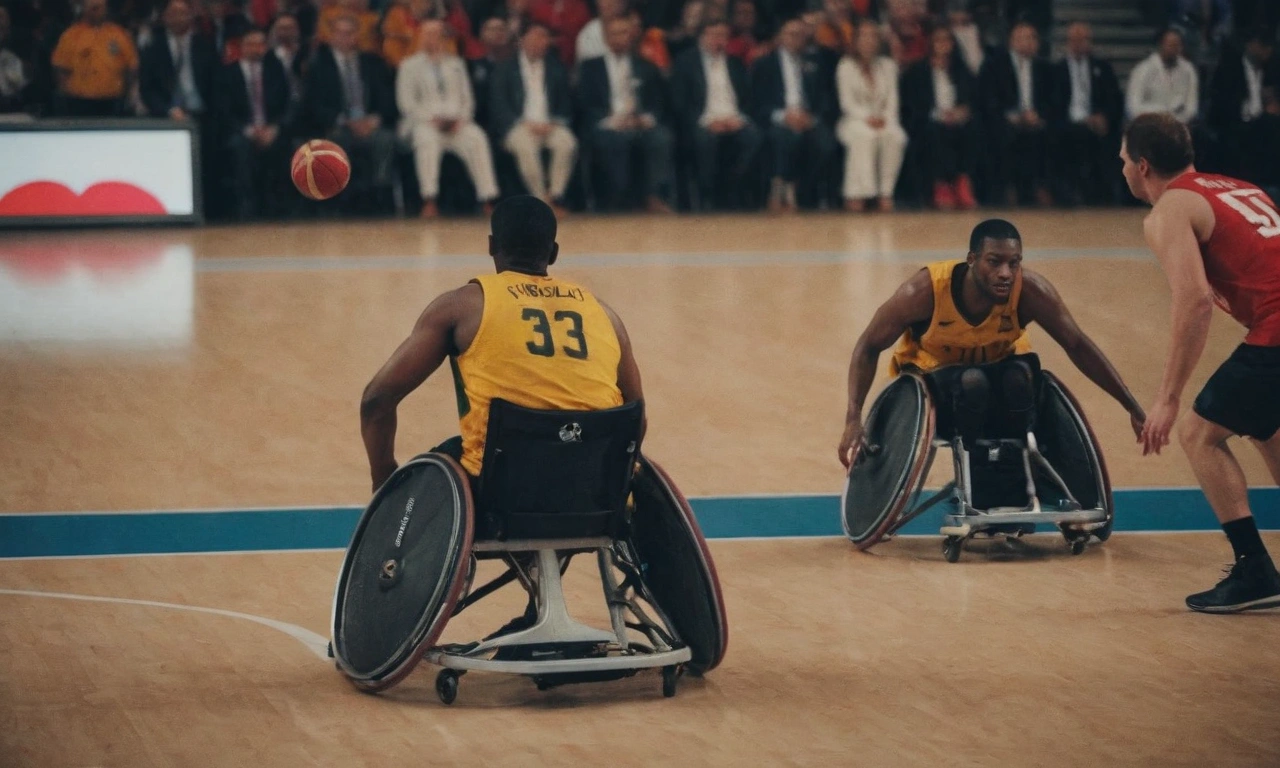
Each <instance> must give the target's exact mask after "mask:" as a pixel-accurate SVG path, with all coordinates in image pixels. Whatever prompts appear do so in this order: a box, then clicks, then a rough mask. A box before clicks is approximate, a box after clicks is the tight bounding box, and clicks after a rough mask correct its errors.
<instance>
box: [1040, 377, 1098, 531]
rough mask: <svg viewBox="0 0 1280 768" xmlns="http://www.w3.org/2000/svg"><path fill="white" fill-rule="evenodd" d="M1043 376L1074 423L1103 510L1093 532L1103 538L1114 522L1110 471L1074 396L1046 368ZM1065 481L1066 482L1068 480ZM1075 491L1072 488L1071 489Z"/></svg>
mask: <svg viewBox="0 0 1280 768" xmlns="http://www.w3.org/2000/svg"><path fill="white" fill-rule="evenodd" d="M1042 375H1043V378H1044V386H1045V387H1046V388H1047V389H1048V390H1050V391H1052V392H1054V394H1055V395H1056V396H1057V398H1058V399H1059V401H1060V403H1061V405H1062V406H1063V407H1064V408H1065V410H1066V411H1067V413H1068V415H1069V416H1070V420H1071V423H1072V425H1073V426H1074V427H1075V429H1076V432H1077V435H1078V438H1079V440H1080V443H1081V447H1083V448H1084V450H1085V454H1086V458H1087V459H1088V462H1089V469H1090V473H1091V476H1092V478H1093V481H1094V482H1093V485H1094V492H1095V493H1096V495H1097V506H1098V508H1101V509H1102V511H1103V512H1104V513H1106V523H1105V524H1104V526H1103V527H1102V528H1100V529H1098V530H1097V531H1094V534H1095V535H1097V536H1098V538H1100V539H1103V540H1105V539H1106V537H1107V536H1108V535H1109V534H1110V532H1111V527H1112V525H1113V523H1114V522H1115V501H1114V498H1113V497H1112V491H1111V475H1110V473H1108V471H1107V462H1106V458H1105V457H1104V456H1103V455H1102V449H1101V447H1100V444H1099V443H1098V437H1097V435H1095V434H1094V432H1093V427H1092V426H1091V425H1090V424H1089V420H1088V419H1087V418H1086V417H1085V415H1084V409H1083V408H1081V407H1080V403H1079V401H1078V400H1076V398H1075V396H1074V395H1073V394H1071V390H1069V389H1067V387H1066V385H1065V384H1063V383H1062V380H1061V379H1059V378H1058V377H1057V376H1055V375H1053V374H1052V373H1051V372H1049V371H1043V372H1042ZM1068 485H1070V482H1069V481H1068ZM1071 490H1072V493H1073V494H1076V489H1074V488H1073V489H1071Z"/></svg>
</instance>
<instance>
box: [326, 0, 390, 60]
mask: <svg viewBox="0 0 1280 768" xmlns="http://www.w3.org/2000/svg"><path fill="white" fill-rule="evenodd" d="M342 18H349V19H352V20H354V21H355V22H356V48H357V49H358V50H359V51H360V53H377V52H378V51H379V50H380V48H381V46H380V45H379V41H378V37H379V33H378V13H377V11H371V10H369V0H337V1H336V2H332V3H328V4H326V5H323V6H322V7H321V9H320V19H319V21H318V22H317V25H316V40H318V41H319V42H321V43H324V44H325V45H333V33H334V29H333V25H334V24H335V23H337V20H338V19H342Z"/></svg>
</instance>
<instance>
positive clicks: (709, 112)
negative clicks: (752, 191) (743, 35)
mask: <svg viewBox="0 0 1280 768" xmlns="http://www.w3.org/2000/svg"><path fill="white" fill-rule="evenodd" d="M728 42H729V24H728V23H727V22H725V21H724V20H722V19H715V20H712V21H710V22H708V23H707V24H705V25H704V26H703V28H702V32H701V33H700V34H699V35H698V47H697V48H692V49H690V50H687V51H685V52H684V53H682V54H680V56H679V58H677V59H676V62H675V66H674V68H673V74H672V78H671V80H672V82H671V87H672V92H673V96H674V101H675V105H676V110H677V112H678V113H679V117H680V122H681V129H682V133H683V137H684V138H683V140H684V141H688V142H690V143H691V144H692V147H693V152H694V160H695V163H696V167H697V173H698V189H699V192H700V194H701V198H702V201H701V202H702V207H703V208H708V207H711V204H712V202H713V200H715V198H716V191H717V190H716V178H717V173H718V171H719V164H718V161H719V159H720V156H721V152H722V150H727V151H728V153H729V158H728V162H729V164H730V166H731V168H732V179H731V180H730V185H731V188H735V189H741V188H742V187H743V186H744V185H745V184H747V183H748V174H749V173H750V171H751V168H752V164H753V163H754V161H755V158H756V155H757V154H758V153H759V152H760V145H761V143H762V142H763V138H762V136H761V134H760V129H759V128H757V127H756V125H755V123H753V122H752V120H751V118H750V117H747V115H749V114H751V90H750V86H749V84H748V82H747V70H746V68H745V67H744V66H743V64H742V62H741V61H739V60H738V59H737V58H735V57H733V56H728V55H726V53H725V47H726V46H727V45H728Z"/></svg>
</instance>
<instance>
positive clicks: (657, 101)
mask: <svg viewBox="0 0 1280 768" xmlns="http://www.w3.org/2000/svg"><path fill="white" fill-rule="evenodd" d="M639 34H640V25H639V21H638V19H636V18H633V17H626V16H616V17H614V18H611V19H610V20H609V21H608V22H607V23H606V24H605V26H604V38H605V49H606V51H605V54H604V55H603V56H595V57H592V58H589V59H587V60H585V61H583V62H581V63H580V64H579V66H580V68H581V69H580V73H579V80H578V99H579V105H580V107H581V113H582V118H583V125H584V129H585V131H586V132H587V139H588V141H590V142H591V146H592V148H593V149H595V156H596V158H597V160H598V162H600V163H601V164H602V165H603V166H604V168H605V170H606V172H607V174H608V189H607V190H605V194H604V195H602V197H603V198H604V199H606V200H608V206H609V207H610V208H619V207H621V204H622V202H623V200H624V199H625V197H626V195H627V193H628V192H629V191H630V190H631V166H632V154H633V151H634V150H636V149H639V150H640V151H641V152H642V153H643V155H644V165H645V168H646V169H647V178H646V182H647V184H646V192H647V195H646V204H647V207H648V209H649V211H651V212H655V213H669V212H670V211H671V207H670V206H669V205H668V203H667V199H668V196H669V195H670V194H671V191H672V189H671V180H672V169H671V160H672V158H671V152H672V144H671V142H672V139H671V131H670V130H669V129H668V128H667V127H666V126H665V125H664V124H663V122H664V119H665V117H666V104H665V101H666V99H665V96H664V94H663V82H662V74H661V73H660V72H658V68H657V67H655V66H653V65H652V64H650V63H649V62H647V61H645V60H644V59H642V58H640V57H639V56H637V55H636V54H635V44H636V42H637V39H638V38H639Z"/></svg>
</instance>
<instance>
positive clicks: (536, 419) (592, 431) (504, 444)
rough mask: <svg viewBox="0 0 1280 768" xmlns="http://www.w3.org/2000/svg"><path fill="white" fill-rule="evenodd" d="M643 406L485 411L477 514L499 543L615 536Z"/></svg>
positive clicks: (509, 406) (497, 404)
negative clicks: (503, 540)
mask: <svg viewBox="0 0 1280 768" xmlns="http://www.w3.org/2000/svg"><path fill="white" fill-rule="evenodd" d="M643 417H644V404H643V403H641V402H634V403H628V404H626V405H623V406H620V407H618V408H610V409H608V410H603V411H540V410H533V409H530V408H522V407H521V406H518V405H515V404H514V403H510V402H508V401H506V400H500V399H498V400H494V401H493V402H492V403H490V405H489V430H488V434H487V436H486V438H485V447H484V465H483V467H482V468H481V470H480V483H479V497H480V498H479V500H478V504H477V506H478V508H479V512H480V514H482V515H485V516H486V517H487V518H488V523H489V525H490V530H492V531H494V532H495V534H496V536H497V538H499V539H558V538H586V537H593V536H613V535H615V534H616V533H617V532H618V530H619V529H620V527H621V524H622V522H623V519H624V516H625V514H626V500H627V493H628V489H629V486H630V482H631V473H632V470H633V467H634V464H635V461H636V459H637V458H638V456H639V452H640V429H641V422H642V419H643Z"/></svg>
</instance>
